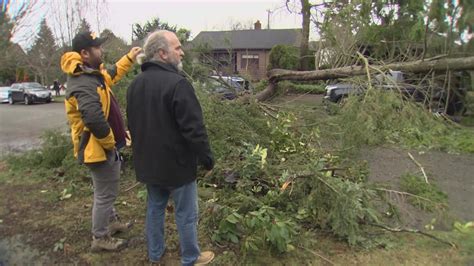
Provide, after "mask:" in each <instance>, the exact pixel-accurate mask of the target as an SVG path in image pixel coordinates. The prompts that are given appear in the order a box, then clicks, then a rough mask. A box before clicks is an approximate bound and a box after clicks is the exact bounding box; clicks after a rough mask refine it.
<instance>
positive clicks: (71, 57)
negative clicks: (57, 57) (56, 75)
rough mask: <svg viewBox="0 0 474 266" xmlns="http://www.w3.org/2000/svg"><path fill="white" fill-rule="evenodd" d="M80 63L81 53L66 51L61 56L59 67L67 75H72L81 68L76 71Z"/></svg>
mask: <svg viewBox="0 0 474 266" xmlns="http://www.w3.org/2000/svg"><path fill="white" fill-rule="evenodd" d="M81 64H82V58H81V55H80V54H79V53H77V52H67V53H65V54H63V56H62V57H61V69H62V70H63V72H64V73H66V74H68V75H74V74H77V73H78V72H82V71H81V70H79V71H77V70H76V69H77V67H78V65H81Z"/></svg>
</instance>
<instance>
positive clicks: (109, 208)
mask: <svg viewBox="0 0 474 266" xmlns="http://www.w3.org/2000/svg"><path fill="white" fill-rule="evenodd" d="M104 41H105V39H102V38H97V37H96V36H95V34H93V33H91V32H81V33H78V34H77V35H76V36H75V37H74V39H73V40H72V50H73V51H71V52H67V53H65V54H64V55H63V56H62V58H61V68H62V70H63V71H64V72H65V73H66V74H67V75H68V80H67V90H66V99H65V105H66V114H67V118H68V120H69V125H70V127H71V137H72V142H73V145H74V156H75V157H76V158H77V159H78V161H79V162H80V163H83V164H85V165H86V166H87V167H88V168H89V170H90V171H91V174H92V181H93V184H94V204H93V207H92V244H91V248H92V250H93V251H100V250H109V251H115V250H119V249H120V248H122V247H123V246H125V244H126V241H125V240H123V239H119V238H114V237H112V235H113V234H115V233H117V232H123V231H127V230H128V229H129V228H130V226H131V223H122V222H120V220H119V219H118V215H117V214H116V212H115V209H114V202H115V199H116V198H117V194H118V185H119V177H120V164H121V160H120V155H119V153H118V150H119V149H120V148H122V147H123V146H125V142H126V137H127V135H126V133H125V126H124V122H123V119H122V116H121V113H120V109H119V105H118V102H117V100H116V99H115V97H114V95H113V93H112V90H111V89H110V86H112V85H114V84H115V83H116V82H118V81H119V80H120V79H121V78H122V77H123V75H125V74H126V73H127V72H128V71H129V70H130V68H131V67H132V65H133V63H134V62H135V59H136V57H137V55H138V54H139V53H140V51H141V48H140V47H134V48H132V49H131V50H130V52H129V53H128V54H127V55H125V56H123V57H122V58H121V59H120V60H119V61H118V62H117V63H115V65H113V66H112V67H111V68H109V69H106V68H105V67H104V65H103V64H102V53H103V51H102V48H101V45H102V43H104Z"/></svg>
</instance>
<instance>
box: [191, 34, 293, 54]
mask: <svg viewBox="0 0 474 266" xmlns="http://www.w3.org/2000/svg"><path fill="white" fill-rule="evenodd" d="M300 43H301V29H272V30H265V29H262V30H234V31H201V32H200V33H199V34H198V35H197V36H196V38H194V40H193V41H192V44H193V46H197V45H199V44H208V45H209V46H210V47H211V48H212V49H213V50H224V49H272V47H273V46H275V45H278V44H284V45H293V46H299V45H300Z"/></svg>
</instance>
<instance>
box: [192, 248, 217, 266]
mask: <svg viewBox="0 0 474 266" xmlns="http://www.w3.org/2000/svg"><path fill="white" fill-rule="evenodd" d="M213 259H214V252H212V251H204V252H201V255H199V258H198V259H197V260H196V261H195V262H194V265H206V264H208V263H209V262H211V261H212V260H213Z"/></svg>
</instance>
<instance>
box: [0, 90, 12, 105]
mask: <svg viewBox="0 0 474 266" xmlns="http://www.w3.org/2000/svg"><path fill="white" fill-rule="evenodd" d="M9 94H10V87H0V102H1V103H7V102H8V96H9Z"/></svg>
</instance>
